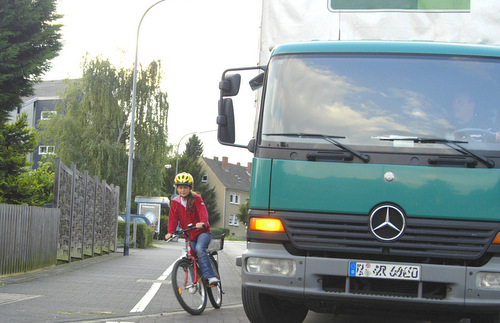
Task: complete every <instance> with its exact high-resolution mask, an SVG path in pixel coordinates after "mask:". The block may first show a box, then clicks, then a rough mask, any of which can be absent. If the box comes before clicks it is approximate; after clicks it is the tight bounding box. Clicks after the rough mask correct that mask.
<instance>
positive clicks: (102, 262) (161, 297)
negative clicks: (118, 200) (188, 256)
mask: <svg viewBox="0 0 500 323" xmlns="http://www.w3.org/2000/svg"><path fill="white" fill-rule="evenodd" d="M183 245H184V244H183V242H177V243H175V242H174V243H169V244H165V243H160V244H158V245H157V246H156V247H155V248H151V249H145V250H135V249H132V250H131V251H130V255H129V256H127V257H125V256H123V255H122V253H115V254H110V255H104V256H98V257H94V258H89V259H85V260H82V261H73V262H72V263H71V264H63V265H59V266H56V267H54V268H50V269H46V270H41V271H37V272H33V273H28V274H23V275H17V276H10V277H2V278H0V322H2V323H3V322H194V323H196V322H249V321H248V319H247V317H246V315H245V312H244V310H243V306H242V304H241V295H240V291H241V290H240V285H241V272H240V270H241V269H240V268H239V267H237V266H236V265H235V259H236V257H237V256H239V255H241V253H242V252H243V250H244V249H245V243H244V242H240V241H226V243H225V246H224V250H223V251H222V252H220V254H219V266H220V273H221V276H222V280H223V287H224V292H225V294H224V297H223V305H222V308H221V309H218V310H215V309H213V308H212V307H211V305H210V304H208V305H207V308H206V310H205V312H204V313H203V314H202V315H200V316H192V315H190V314H188V313H186V312H184V311H183V310H182V308H181V307H180V305H179V304H178V302H177V300H176V299H175V296H174V294H173V292H172V287H171V284H170V278H169V277H168V269H169V267H170V266H171V265H172V264H173V263H174V262H175V260H176V259H177V258H178V257H179V256H180V255H181V253H182V251H181V250H182V248H183ZM304 322H314V323H318V322H319V323H321V322H336V323H361V322H363V323H366V322H373V323H396V322H398V323H399V322H406V323H416V322H419V321H415V320H412V319H411V318H401V317H399V318H394V317H387V316H385V317H383V316H381V317H373V316H366V315H361V316H352V315H340V316H335V315H331V314H318V313H314V312H309V314H308V316H307V317H306V320H305V321H304Z"/></svg>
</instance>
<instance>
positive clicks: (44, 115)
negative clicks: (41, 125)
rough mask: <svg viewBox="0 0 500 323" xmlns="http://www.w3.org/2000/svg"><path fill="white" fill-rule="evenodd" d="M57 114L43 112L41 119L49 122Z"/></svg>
mask: <svg viewBox="0 0 500 323" xmlns="http://www.w3.org/2000/svg"><path fill="white" fill-rule="evenodd" d="M56 114H57V111H42V114H41V116H40V119H42V120H49V119H50V117H52V116H53V115H56Z"/></svg>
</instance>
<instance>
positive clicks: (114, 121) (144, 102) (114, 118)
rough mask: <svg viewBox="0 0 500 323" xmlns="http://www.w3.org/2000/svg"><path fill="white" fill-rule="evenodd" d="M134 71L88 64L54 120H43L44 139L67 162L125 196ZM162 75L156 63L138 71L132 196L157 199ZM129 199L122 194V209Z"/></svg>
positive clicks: (163, 122) (164, 148)
mask: <svg viewBox="0 0 500 323" xmlns="http://www.w3.org/2000/svg"><path fill="white" fill-rule="evenodd" d="M132 74H133V73H132V69H125V68H122V69H116V68H115V67H114V66H112V65H111V63H110V62H109V61H108V60H102V59H99V58H97V59H95V60H85V62H84V64H83V77H82V79H81V80H79V81H78V82H75V83H71V84H69V85H68V87H67V89H66V91H65V92H64V93H63V95H62V96H61V99H62V103H60V104H58V105H57V107H56V110H57V111H58V113H57V115H54V116H53V117H51V118H50V120H46V121H40V123H39V126H40V129H41V131H40V134H41V136H40V140H41V141H43V142H48V141H53V142H54V143H55V146H56V154H57V156H59V157H60V158H61V160H62V162H63V163H65V164H71V163H75V165H76V167H77V168H78V169H81V170H88V171H89V173H90V174H92V175H96V176H97V177H99V178H100V179H104V180H106V182H108V183H110V184H114V185H119V186H120V187H121V188H122V191H123V192H125V187H126V182H127V164H128V155H127V152H128V149H127V145H128V143H129V135H130V134H129V129H130V124H129V116H130V112H131V106H132ZM160 80H161V70H160V64H159V62H156V61H153V62H152V63H151V64H150V65H149V66H148V68H147V69H146V70H142V68H141V70H140V71H139V72H138V80H137V101H136V103H137V104H136V111H137V113H136V115H137V117H136V119H135V129H136V133H135V149H134V157H135V158H134V167H133V181H132V183H133V187H132V195H134V196H135V195H146V196H147V195H150V196H155V195H158V194H159V191H160V188H161V184H162V183H161V178H160V177H159V176H158V174H161V171H162V169H163V167H164V158H165V156H166V155H167V154H168V152H169V149H170V148H169V146H168V144H167V115H168V103H167V100H166V98H167V95H166V93H163V92H161V91H160ZM125 198H126V196H125V194H121V196H120V201H121V205H122V206H123V205H124V202H125Z"/></svg>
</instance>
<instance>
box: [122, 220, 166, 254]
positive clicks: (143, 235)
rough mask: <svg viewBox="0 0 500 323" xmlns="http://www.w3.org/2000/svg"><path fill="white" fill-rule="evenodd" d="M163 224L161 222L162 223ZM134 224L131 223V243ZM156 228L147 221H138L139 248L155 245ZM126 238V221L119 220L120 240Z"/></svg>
mask: <svg viewBox="0 0 500 323" xmlns="http://www.w3.org/2000/svg"><path fill="white" fill-rule="evenodd" d="M160 224H161V223H160ZM133 230H134V224H133V223H130V244H132V237H133ZM154 235H155V230H154V229H153V228H152V227H148V226H147V225H146V224H145V223H137V241H136V242H137V248H149V247H151V246H152V245H153V238H154ZM120 239H123V240H124V239H125V222H123V221H119V222H118V240H120Z"/></svg>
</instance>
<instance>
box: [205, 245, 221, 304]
mask: <svg viewBox="0 0 500 323" xmlns="http://www.w3.org/2000/svg"><path fill="white" fill-rule="evenodd" d="M209 258H210V263H211V264H212V268H213V269H214V272H215V275H216V276H217V278H219V280H220V275H219V264H218V263H217V261H215V258H214V256H213V255H210V256H209ZM207 284H208V283H207ZM207 293H208V299H210V303H212V306H213V307H214V308H216V309H217V308H220V307H221V305H222V282H219V283H217V284H215V285H210V286H208V287H207Z"/></svg>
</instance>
